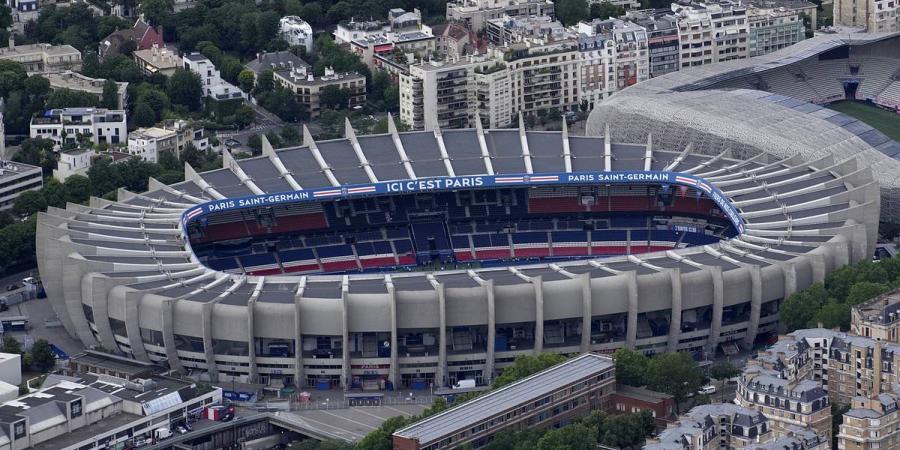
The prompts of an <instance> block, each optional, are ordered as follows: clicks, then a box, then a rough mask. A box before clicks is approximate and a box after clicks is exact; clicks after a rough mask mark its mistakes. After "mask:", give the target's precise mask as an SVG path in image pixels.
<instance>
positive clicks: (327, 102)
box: [319, 86, 350, 109]
mask: <svg viewBox="0 0 900 450" xmlns="http://www.w3.org/2000/svg"><path fill="white" fill-rule="evenodd" d="M349 102H350V94H348V93H347V90H346V89H341V88H340V87H338V86H325V87H324V88H322V89H320V90H319V104H320V105H321V107H322V108H323V109H325V108H327V109H344V108H346V107H347V106H348V104H349Z"/></svg>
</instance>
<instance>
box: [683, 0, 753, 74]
mask: <svg viewBox="0 0 900 450" xmlns="http://www.w3.org/2000/svg"><path fill="white" fill-rule="evenodd" d="M672 12H673V13H675V15H676V16H677V17H678V40H679V42H680V43H681V55H680V58H679V60H680V62H681V67H682V68H684V67H695V66H700V65H703V64H711V63H717V62H722V61H730V60H733V59H741V58H746V57H747V55H748V51H747V49H748V36H749V23H748V20H747V8H746V7H744V6H741V4H740V3H736V2H731V1H729V0H722V1H721V2H718V3H689V4H680V3H672Z"/></svg>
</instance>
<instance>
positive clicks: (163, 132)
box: [128, 120, 209, 162]
mask: <svg viewBox="0 0 900 450" xmlns="http://www.w3.org/2000/svg"><path fill="white" fill-rule="evenodd" d="M188 144H191V145H193V146H194V147H195V148H197V149H198V150H204V151H205V150H207V149H208V148H209V138H208V137H207V136H206V135H205V134H204V131H203V129H202V128H194V127H193V126H191V125H190V124H188V123H187V122H186V121H184V120H174V121H170V122H167V123H163V124H160V126H159V127H150V128H138V129H137V130H134V131H132V132H131V133H128V153H130V154H132V155H135V156H140V157H142V158H144V159H146V160H147V161H150V162H156V161H157V159H158V157H159V154H160V152H164V151H168V152H172V153H173V154H174V155H176V156H178V157H180V156H181V152H182V150H184V148H185V147H186V146H187V145H188Z"/></svg>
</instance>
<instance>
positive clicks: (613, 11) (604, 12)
mask: <svg viewBox="0 0 900 450" xmlns="http://www.w3.org/2000/svg"><path fill="white" fill-rule="evenodd" d="M624 15H625V8H624V7H622V6H619V5H614V4H612V3H610V2H608V1H602V2H599V3H591V9H590V18H591V19H600V20H606V19H609V18H610V17H621V16H624Z"/></svg>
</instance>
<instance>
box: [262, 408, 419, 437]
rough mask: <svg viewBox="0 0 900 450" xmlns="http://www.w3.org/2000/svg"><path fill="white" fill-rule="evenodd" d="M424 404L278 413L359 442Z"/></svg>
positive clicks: (415, 412)
mask: <svg viewBox="0 0 900 450" xmlns="http://www.w3.org/2000/svg"><path fill="white" fill-rule="evenodd" d="M425 407H426V405H418V404H411V405H389V406H361V407H353V408H346V409H310V410H300V411H291V412H281V413H279V415H280V416H296V417H298V418H300V419H301V420H303V421H304V422H306V423H307V424H309V425H310V426H312V427H314V428H316V429H317V430H319V431H321V432H323V433H327V434H330V435H333V436H334V437H336V438H339V439H343V440H346V441H358V440H360V439H362V438H363V436H365V435H367V434H369V433H370V432H372V431H373V430H375V429H377V428H378V427H380V426H381V424H382V423H384V421H386V420H387V419H390V418H391V417H397V416H404V417H409V416H413V415H417V414H420V413H421V412H422V411H423V410H424V409H425Z"/></svg>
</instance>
